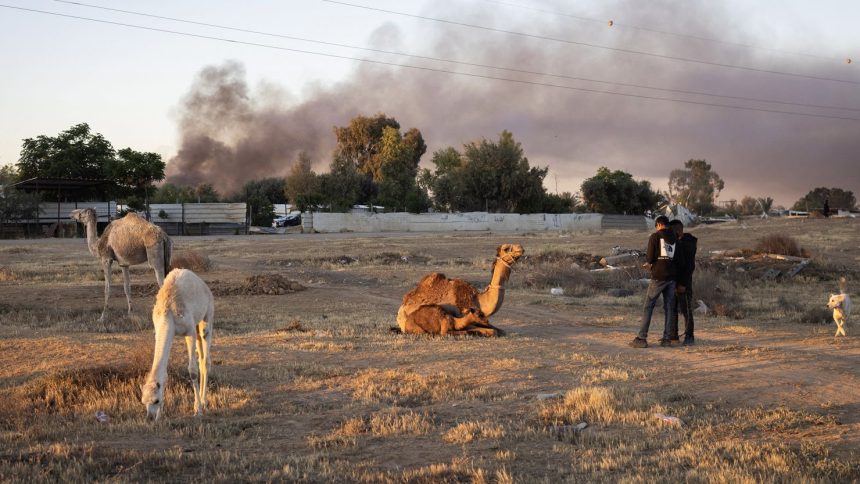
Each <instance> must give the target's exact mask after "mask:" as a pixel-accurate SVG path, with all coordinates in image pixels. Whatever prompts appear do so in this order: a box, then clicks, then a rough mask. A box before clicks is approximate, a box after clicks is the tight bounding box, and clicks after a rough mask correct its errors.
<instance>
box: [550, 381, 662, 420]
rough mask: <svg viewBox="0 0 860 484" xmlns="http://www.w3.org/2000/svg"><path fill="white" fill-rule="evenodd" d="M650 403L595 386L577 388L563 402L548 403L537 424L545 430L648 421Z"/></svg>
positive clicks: (642, 398) (625, 393) (637, 396)
mask: <svg viewBox="0 0 860 484" xmlns="http://www.w3.org/2000/svg"><path fill="white" fill-rule="evenodd" d="M650 406H651V402H649V401H648V400H647V398H646V397H645V396H644V395H642V394H634V393H632V392H623V391H620V390H618V389H612V388H607V387H599V386H581V387H578V388H576V389H574V390H570V391H569V392H567V393H566V394H565V395H564V399H563V400H556V401H550V402H548V403H546V404H544V405H543V406H541V407H540V409H539V410H538V417H539V419H540V421H541V422H542V423H543V424H544V425H547V426H553V425H555V426H558V425H570V424H576V423H579V422H589V423H594V422H600V423H604V424H613V423H620V424H628V423H633V422H642V421H644V420H646V419H648V418H649V417H648V414H647V412H646V410H648V409H649V408H650Z"/></svg>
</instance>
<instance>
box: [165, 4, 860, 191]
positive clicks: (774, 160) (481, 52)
mask: <svg viewBox="0 0 860 484" xmlns="http://www.w3.org/2000/svg"><path fill="white" fill-rule="evenodd" d="M444 5H449V6H448V9H446V7H445V6H444ZM463 5H464V4H463V3H462V2H457V5H456V7H459V8H457V9H454V7H455V5H452V4H448V3H443V4H440V5H434V6H432V7H430V8H429V9H428V11H427V12H425V13H427V14H429V15H433V16H437V17H444V18H452V19H458V20H462V21H465V22H473V23H479V24H482V25H492V24H495V25H497V26H498V27H500V28H505V29H509V30H519V31H526V32H532V33H537V34H540V35H543V36H547V37H559V38H565V39H572V40H580V41H585V42H591V43H595V44H603V45H613V46H617V47H621V48H627V49H635V50H641V51H648V52H656V53H661V54H666V55H672V56H678V57H691V58H696V59H705V60H708V61H712V62H718V63H728V64H739V65H748V66H755V67H760V68H764V69H769V70H776V71H789V72H798V73H803V74H809V75H815V76H820V77H835V78H843V79H845V78H848V79H855V80H857V79H858V76H857V75H856V74H854V73H855V72H856V67H855V66H854V65H852V66H850V67H849V66H847V65H846V64H840V63H838V62H837V61H825V60H821V59H817V58H811V57H801V56H794V55H781V54H776V53H773V52H765V51H757V50H752V49H748V48H742V47H733V46H726V45H718V44H714V43H709V42H701V41H694V40H691V39H678V38H676V37H671V36H665V35H658V34H653V33H644V32H640V31H635V30H631V29H621V28H618V29H615V28H612V29H610V28H608V27H606V26H605V25H596V24H589V23H582V22H577V21H573V20H571V19H570V18H566V17H560V16H548V15H545V14H539V13H535V12H528V11H523V10H516V9H511V8H508V7H499V6H491V4H489V3H486V2H477V3H475V4H473V5H471V6H468V8H467V9H466V10H464V9H463ZM555 5H557V4H553V5H550V4H548V5H547V6H546V8H548V9H552V8H556V9H557V8H558V7H557V6H555ZM343 13H344V14H348V12H346V11H345V12H343ZM606 13H609V14H610V15H606V17H607V18H611V17H613V15H612V14H613V13H614V14H616V15H615V16H616V19H617V20H618V21H619V23H620V20H621V18H620V17H623V18H624V19H626V20H627V23H632V24H637V25H646V26H654V27H658V28H659V27H664V28H666V29H667V30H673V31H683V32H690V33H694V34H696V35H699V36H704V37H713V38H719V39H731V40H734V41H738V42H746V43H751V44H758V45H769V46H771V47H775V48H779V45H774V44H773V42H772V39H771V38H770V37H768V36H769V35H770V32H767V31H765V30H763V28H760V29H759V30H755V29H752V28H750V27H749V26H747V25H745V23H744V22H743V19H742V18H739V17H738V16H737V14H735V13H732V12H727V11H724V10H723V7H721V4H719V3H718V2H707V1H705V0H698V1H691V2H683V3H681V4H679V3H678V2H674V1H669V0H663V1H652V2H639V1H634V0H621V1H617V2H614V3H611V4H603V5H602V11H601V12H600V13H598V15H605V14H606ZM420 25H421V27H420V28H421V29H422V31H421V32H417V33H415V32H410V33H411V34H417V35H413V36H414V37H416V38H422V39H426V40H425V42H424V45H425V47H424V48H423V49H421V48H415V47H408V48H407V47H404V46H401V45H399V44H400V43H401V42H402V40H401V39H402V38H403V37H405V35H404V32H401V31H400V30H399V29H398V28H397V27H396V26H395V25H393V24H383V25H382V26H381V27H379V28H378V29H377V31H376V32H375V33H374V34H373V35H372V36H371V39H370V43H371V45H372V46H374V47H379V48H384V49H387V50H397V49H403V50H409V51H413V52H415V51H416V50H420V52H417V53H421V54H424V55H430V56H434V57H442V58H452V59H458V60H463V61H469V62H476V63H482V64H492V65H498V66H511V67H516V68H519V69H529V70H533V71H540V72H548V73H558V74H565V75H570V76H578V77H587V78H593V79H605V80H613V81H619V82H625V83H634V84H646V85H651V86H660V87H668V88H672V89H683V90H699V91H709V92H716V93H722V94H728V95H739V96H748V97H759V98H770V99H782V100H790V101H798V102H804V103H815V104H828V105H836V106H845V107H860V101H858V97H857V96H856V93H857V86H856V85H849V84H842V85H840V84H837V83H830V82H824V81H814V80H807V79H799V78H792V77H785V76H777V75H773V74H764V73H756V72H749V71H741V70H732V69H724V68H716V67H709V66H702V65H697V64H689V63H682V62H676V61H667V60H661V59H656V58H653V57H645V56H635V55H630V54H624V53H613V52H610V51H606V50H597V49H591V48H587V47H580V46H575V45H565V44H560V43H553V42H549V41H546V40H538V39H528V38H522V37H514V36H507V35H502V34H495V33H490V32H482V31H476V30H470V29H464V28H462V27H454V26H445V25H441V24H435V23H422V24H420ZM821 54H822V55H834V56H836V57H838V54H835V53H832V52H822V53H821ZM383 59H384V60H392V61H395V62H400V63H406V64H415V65H427V66H431V67H438V68H445V69H451V70H461V71H464V72H473V73H477V74H489V75H494V76H498V77H507V78H517V79H526V80H537V81H540V82H547V83H551V84H561V85H567V86H573V87H582V88H588V89H599V90H612V91H618V92H625V93H630V94H642V95H647V96H663V97H673V98H681V99H688V100H691V101H702V102H710V103H722V104H739V105H743V106H749V107H760V108H768V109H778V110H803V111H806V112H817V113H818V112H820V113H829V114H837V115H843V116H851V117H860V113H858V112H850V111H822V110H817V109H803V108H796V107H790V106H778V105H767V104H760V103H753V102H749V101H729V100H719V99H713V98H702V97H699V96H693V95H683V94H666V93H658V92H654V91H649V90H642V89H636V88H622V87H615V86H605V85H601V84H595V83H589V82H581V81H572V80H567V79H556V78H548V77H544V78H540V77H535V76H526V75H520V74H514V73H509V72H501V71H488V70H486V69H479V68H467V67H462V66H451V65H444V64H438V63H436V64H432V63H428V62H426V61H424V62H422V61H416V60H412V59H403V58H396V59H388V58H383ZM272 91H273V92H270V93H266V92H253V93H252V92H251V91H250V90H249V88H248V86H247V84H246V83H245V80H244V70H243V68H242V66H241V65H240V64H238V63H234V62H229V63H226V64H224V65H222V66H216V67H207V68H206V69H204V70H203V71H202V72H201V73H200V75H199V76H198V78H197V80H196V81H195V83H194V85H193V86H192V88H191V91H190V92H189V94H188V95H187V96H186V97H185V99H184V100H183V103H182V107H181V114H182V119H181V123H180V129H181V147H180V150H179V152H178V153H177V156H176V157H175V158H174V159H173V160H171V162H170V164H169V165H168V174H169V181H173V182H186V183H196V182H207V183H213V184H214V185H215V186H216V187H217V188H218V189H219V191H221V192H224V193H228V192H231V191H233V190H235V189H236V188H238V187H239V186H241V185H242V184H243V183H244V182H245V181H247V180H249V179H253V178H258V177H262V176H275V175H283V174H285V173H286V172H287V171H288V169H289V166H290V163H291V162H292V160H294V159H295V158H296V155H297V153H298V152H299V151H302V150H304V151H306V152H308V153H309V154H310V155H311V156H312V159H314V160H315V161H317V167H318V168H322V167H324V166H325V165H326V164H327V162H328V160H329V158H330V154H331V150H332V149H333V147H334V135H333V133H332V126H334V125H345V124H347V123H348V122H349V119H350V118H352V117H353V116H356V115H358V114H365V115H370V114H373V113H376V112H379V111H383V112H385V113H386V114H388V115H390V116H394V117H395V118H397V120H398V121H400V123H401V126H402V127H403V128H404V129H406V128H410V127H417V128H418V129H420V130H421V131H422V133H423V134H424V138H425V140H426V141H427V143H428V145H429V151H428V155H427V156H425V159H424V163H425V164H429V159H430V155H429V153H432V151H433V150H436V149H440V148H443V147H445V146H449V145H453V146H457V147H459V146H460V145H462V143H464V142H467V141H471V140H474V139H480V138H482V137H486V138H495V137H497V135H498V133H499V132H500V131H501V130H503V129H508V130H510V131H512V132H513V133H514V137H515V138H516V139H517V140H519V141H521V142H522V144H523V147H524V149H525V152H526V155H527V156H528V157H529V159H530V161H531V162H532V163H533V164H539V165H542V166H545V165H548V166H549V167H550V169H551V175H550V178H549V179H548V180H547V185H548V187H549V188H550V189H554V188H555V186H554V181H555V180H554V177H555V176H557V177H558V184H559V188H560V189H561V190H569V191H577V190H578V187H579V184H580V183H581V181H582V179H584V178H586V177H588V176H591V175H592V174H594V172H595V171H596V170H597V168H598V167H600V166H604V165H605V166H608V167H610V168H613V169H623V170H626V171H629V172H631V173H633V174H634V175H635V176H636V177H641V178H648V179H651V180H652V181H653V182H654V183H655V185H657V186H663V185H664V184H665V180H666V178H667V177H668V174H669V172H670V171H671V170H672V169H674V168H680V167H681V165H682V164H683V162H684V161H686V160H687V159H690V158H705V159H707V160H708V161H709V162H710V163H711V164H712V165H713V166H714V169H715V170H716V171H717V172H718V173H719V174H720V175H721V176H722V177H723V179H724V180H725V181H726V190H725V192H724V195H723V196H722V197H721V198H722V199H727V198H740V197H741V196H743V195H745V194H749V195H754V196H765V195H768V196H773V197H774V198H776V199H777V202H778V203H783V204H790V203H791V202H793V201H794V200H796V199H797V198H799V197H800V196H801V195H803V194H804V193H806V191H808V190H809V189H811V188H813V187H815V186H840V187H843V188H846V189H851V190H854V191H855V192H860V170H856V169H855V168H854V167H855V166H856V163H857V161H858V154H860V136H857V133H858V127H860V122H856V121H843V120H835V119H820V118H806V117H799V116H789V115H783V114H772V113H763V112H749V111H737V110H730V109H724V108H714V107H705V106H696V105H685V104H677V103H669V102H659V101H653V100H645V99H632V98H624V97H619V96H610V95H605V94H591V93H585V92H577V91H570V90H564V89H557V88H548V87H539V86H527V85H522V84H514V83H507V82H501V81H493V80H486V79H475V78H468V77H461V76H452V75H446V74H440V73H433V72H427V71H416V70H413V69H406V68H397V67H383V66H376V65H370V64H358V65H357V66H356V68H355V70H354V72H353V74H352V75H351V77H350V78H348V79H347V80H345V81H344V82H342V83H340V84H337V85H335V86H333V87H328V88H319V89H317V90H316V91H314V92H312V93H311V94H309V95H307V96H306V97H305V98H304V99H303V100H302V101H300V102H298V103H292V104H290V103H289V102H287V101H285V100H284V97H283V96H282V95H279V94H278V93H277V90H276V89H274V90H272Z"/></svg>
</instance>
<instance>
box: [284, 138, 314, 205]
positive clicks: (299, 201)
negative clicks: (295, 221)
mask: <svg viewBox="0 0 860 484" xmlns="http://www.w3.org/2000/svg"><path fill="white" fill-rule="evenodd" d="M284 195H285V196H286V198H287V199H288V200H289V201H290V203H292V204H293V205H294V206H295V207H296V208H297V209H298V210H299V211H302V212H305V211H308V210H310V209H312V208H316V206H317V205H319V204H320V200H321V198H322V195H321V193H320V177H319V175H317V174H316V173H314V171H313V170H312V169H311V159H310V157H308V155H307V153H305V152H304V151H303V152H301V153H299V158H298V160H296V162H295V163H294V164H293V166H292V167H291V168H290V173H289V175H287V179H286V183H285V184H284Z"/></svg>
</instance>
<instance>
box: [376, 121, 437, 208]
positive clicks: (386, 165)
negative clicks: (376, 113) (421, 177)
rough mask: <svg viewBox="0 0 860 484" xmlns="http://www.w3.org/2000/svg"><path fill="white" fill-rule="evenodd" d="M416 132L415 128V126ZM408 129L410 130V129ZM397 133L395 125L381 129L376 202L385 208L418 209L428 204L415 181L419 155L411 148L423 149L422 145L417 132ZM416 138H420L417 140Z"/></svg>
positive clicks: (422, 142) (425, 196)
mask: <svg viewBox="0 0 860 484" xmlns="http://www.w3.org/2000/svg"><path fill="white" fill-rule="evenodd" d="M415 132H417V130H415ZM410 133H413V132H412V131H410ZM408 136H409V133H407V135H406V136H401V135H400V132H399V131H397V129H395V128H392V127H385V128H384V129H383V133H382V147H381V150H380V152H379V156H378V158H379V159H380V160H382V161H381V170H380V175H381V176H380V180H379V182H378V186H379V203H380V204H382V205H383V206H385V208H386V209H389V210H393V211H398V210H399V209H401V208H402V209H403V210H406V211H410V212H416V213H417V212H421V211H423V210H426V209H427V208H428V207H429V206H430V200H429V198H428V197H427V194H426V193H425V192H424V191H423V190H421V188H420V187H419V185H418V181H417V175H418V163H417V160H418V159H419V158H420V155H419V156H416V152H415V150H416V149H417V150H420V151H424V150H426V149H427V148H426V146H425V145H424V141H423V140H421V139H420V138H421V133H417V135H416V134H414V133H413V134H412V138H411V139H409V138H408ZM416 140H420V142H417V141H416Z"/></svg>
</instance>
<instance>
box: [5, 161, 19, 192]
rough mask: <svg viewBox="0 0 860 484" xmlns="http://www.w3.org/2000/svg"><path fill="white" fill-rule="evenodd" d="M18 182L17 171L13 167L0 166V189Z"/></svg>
mask: <svg viewBox="0 0 860 484" xmlns="http://www.w3.org/2000/svg"><path fill="white" fill-rule="evenodd" d="M18 180H20V178H19V177H18V170H17V169H16V168H15V165H3V166H0V188H2V187H5V186H6V185H11V184H13V183H15V182H17V181H18Z"/></svg>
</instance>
